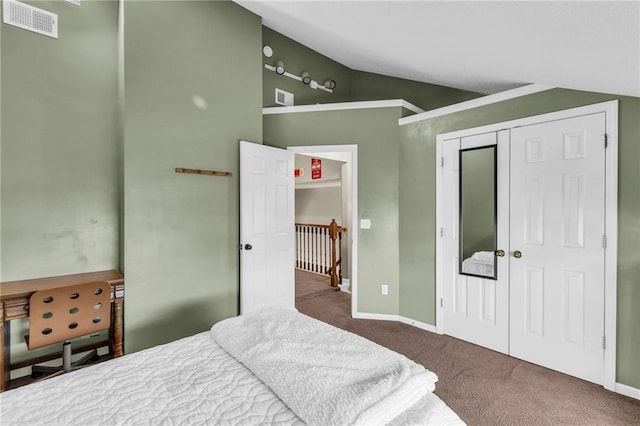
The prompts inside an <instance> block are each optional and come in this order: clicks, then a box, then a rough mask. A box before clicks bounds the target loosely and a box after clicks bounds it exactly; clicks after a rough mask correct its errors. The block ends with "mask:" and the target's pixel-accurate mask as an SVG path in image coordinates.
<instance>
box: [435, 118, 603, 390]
mask: <svg viewBox="0 0 640 426" xmlns="http://www.w3.org/2000/svg"><path fill="white" fill-rule="evenodd" d="M604 133H605V114H604V113H599V114H591V115H585V116H580V117H574V118H570V119H565V120H557V121H551V122H546V123H540V124H534V125H528V126H522V127H517V128H513V129H507V130H502V131H499V132H492V133H485V134H481V135H473V136H469V137H463V138H458V139H453V140H449V141H445V142H444V144H443V157H444V164H443V166H444V169H443V174H442V179H443V187H444V188H449V190H448V191H446V194H445V195H444V196H443V200H442V201H443V217H444V218H445V219H444V221H443V223H444V227H443V238H444V241H443V246H442V250H443V265H444V267H443V273H442V277H443V301H442V303H443V323H444V328H443V330H444V332H445V334H449V335H452V336H454V337H458V338H461V339H463V340H467V341H470V342H473V343H476V344H479V345H481V346H485V347H488V348H491V349H494V350H497V351H500V352H503V353H507V354H510V355H512V356H515V357H518V358H521V359H524V360H527V361H530V362H533V363H536V364H539V365H543V366H546V367H549V368H552V369H555V370H558V371H562V372H565V373H567V374H571V375H573V376H577V377H580V378H583V379H585V380H589V381H592V382H596V383H602V382H603V371H604V349H603V343H602V339H603V336H604V262H605V257H604V254H605V252H604V246H603V236H604V234H605V216H604V214H605V146H604V144H603V143H602V135H603V134H604Z"/></svg>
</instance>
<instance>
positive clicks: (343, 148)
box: [287, 145, 358, 317]
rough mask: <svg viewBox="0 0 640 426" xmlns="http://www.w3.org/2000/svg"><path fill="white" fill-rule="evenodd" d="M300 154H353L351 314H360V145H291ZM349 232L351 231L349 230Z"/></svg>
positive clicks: (289, 148) (290, 149) (288, 148)
mask: <svg viewBox="0 0 640 426" xmlns="http://www.w3.org/2000/svg"><path fill="white" fill-rule="evenodd" d="M287 150H289V151H292V152H296V153H299V154H311V153H318V154H320V153H323V152H347V153H350V154H351V175H352V176H351V187H352V188H351V209H352V210H351V224H350V226H351V232H350V234H351V238H352V239H351V277H350V279H351V280H350V284H351V316H352V317H353V316H355V315H356V314H358V145H315V146H289V147H287ZM347 233H349V232H347Z"/></svg>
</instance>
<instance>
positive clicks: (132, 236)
mask: <svg viewBox="0 0 640 426" xmlns="http://www.w3.org/2000/svg"><path fill="white" fill-rule="evenodd" d="M36 3H37V6H38V7H42V8H45V9H51V10H52V11H55V12H56V13H58V14H59V16H60V22H61V24H60V38H59V39H58V40H55V41H54V40H49V39H47V38H45V37H41V36H35V37H34V36H33V35H32V34H31V33H28V32H23V31H17V30H15V29H13V28H9V27H8V26H6V25H3V26H2V30H1V33H0V34H1V37H2V64H3V65H2V91H3V92H2V124H3V127H2V152H1V154H2V253H1V255H2V265H1V270H0V273H1V276H0V279H1V280H2V281H13V280H21V279H28V278H36V277H46V276H55V275H63V274H71V273H78V272H87V271H97V270H105V269H119V270H120V271H121V272H123V274H124V275H125V276H126V282H127V296H126V300H127V303H126V305H125V306H126V307H125V317H126V323H125V335H126V351H127V352H134V351H137V350H140V349H143V348H146V347H150V346H154V345H157V344H160V343H165V342H168V341H172V340H175V339H176V338H179V337H183V336H187V335H191V334H193V333H195V332H199V331H202V330H205V329H208V328H209V327H210V326H211V324H212V323H214V322H216V321H219V320H222V319H224V318H228V317H231V316H234V315H236V314H237V309H238V286H239V284H238V283H239V277H238V270H239V260H238V256H237V251H236V248H237V243H238V240H239V237H238V226H239V225H238V220H239V219H238V216H239V214H238V213H239V207H238V200H239V194H238V190H237V172H238V152H237V151H238V150H237V140H239V139H246V140H250V141H254V142H258V143H259V142H263V141H264V142H265V143H268V144H277V143H283V144H284V143H287V140H285V139H284V136H285V135H282V136H283V138H280V136H281V135H280V133H284V132H288V131H289V130H288V129H282V130H279V127H278V126H279V125H278V123H277V122H276V121H275V119H265V120H264V121H263V117H262V107H263V106H269V105H270V104H269V103H267V101H265V99H271V97H272V93H273V88H272V87H271V86H269V84H272V82H273V80H272V79H273V78H274V77H275V75H274V74H273V73H272V74H266V73H267V72H266V71H264V70H263V68H262V66H263V63H264V57H263V56H262V46H263V42H265V41H266V40H267V39H268V40H269V42H270V43H272V44H274V48H275V47H276V40H273V38H274V37H278V36H277V34H274V33H273V32H272V31H270V30H269V29H264V28H263V27H262V25H261V21H260V18H259V17H258V16H256V15H253V14H251V13H249V12H247V11H246V10H245V9H242V8H241V7H239V6H237V5H236V4H231V3H226V2H215V3H214V4H206V3H205V2H193V3H189V2H176V3H173V2H163V4H162V5H155V4H151V3H148V4H145V3H144V2H132V3H131V4H128V3H127V6H126V7H125V10H124V18H125V20H124V28H120V29H119V27H118V22H119V21H118V13H119V10H118V5H117V3H116V2H99V3H95V2H86V3H85V2H83V3H82V6H81V7H80V8H75V7H74V6H72V5H68V4H63V3H59V2H51V3H47V2H36ZM175 16H181V19H175ZM158 22H162V23H164V25H161V26H158V25H157V23H158ZM207 22H208V24H207ZM119 31H122V32H123V33H124V39H125V43H124V46H122V47H123V49H122V50H120V47H121V46H120V45H119V44H118V34H119ZM285 41H286V40H285ZM294 48H295V49H296V50H294V51H293V53H292V55H295V56H297V55H300V56H301V57H300V58H299V59H296V58H295V56H294V58H291V59H288V62H289V63H290V64H291V66H295V63H296V61H298V63H299V64H300V66H308V67H309V68H310V70H317V71H314V72H318V73H322V72H326V73H327V74H328V75H327V76H331V77H332V78H334V79H335V80H336V81H337V82H338V86H337V90H336V93H335V94H336V95H337V96H335V97H329V96H328V95H326V96H324V97H322V98H320V97H319V98H317V99H310V100H309V101H308V102H309V103H315V102H335V101H346V100H352V99H353V100H356V99H357V100H365V99H378V98H380V97H385V98H386V97H392V98H398V97H402V98H405V99H407V100H408V101H409V102H412V103H414V104H416V105H419V106H420V107H422V108H423V109H434V108H437V107H440V106H444V105H447V104H453V103H458V102H461V101H465V100H468V99H470V98H473V97H476V96H477V95H476V94H474V93H468V92H464V91H459V90H455V89H447V88H443V87H441V86H432V85H421V84H415V83H411V82H407V81H403V80H401V79H389V78H385V77H382V76H379V75H375V74H370V73H365V72H357V71H354V72H351V71H350V70H349V69H347V68H346V67H344V66H340V65H339V64H337V63H335V62H333V61H330V60H327V59H326V58H324V57H322V56H321V55H317V54H316V55H313V53H312V52H310V51H307V50H305V49H303V48H301V47H294ZM25 52H32V54H28V55H27V54H25ZM203 53H204V54H203ZM119 55H122V56H121V57H122V58H124V60H123V61H119V60H118V58H119ZM40 61H46V62H44V63H41V62H40ZM323 67H324V68H323ZM324 70H326V71H324ZM265 74H266V76H265ZM270 78H271V80H269V79H270ZM263 81H264V83H263ZM349 81H350V82H351V83H350V85H349ZM270 82H271V83H270ZM391 82H393V85H391ZM381 83H384V84H381ZM346 87H351V93H345V92H341V91H340V89H341V88H346ZM385 88H388V89H389V90H391V91H392V92H393V93H380V92H379V91H380V90H384V89H385ZM417 88H422V90H420V91H419V92H418V93H421V94H424V95H423V96H420V97H419V98H414V99H411V98H410V96H412V94H413V93H416V92H417V90H416V89H417ZM285 89H286V87H285ZM267 92H269V93H267ZM299 92H300V93H301V94H300V95H299V94H298V92H296V96H297V99H298V100H301V101H304V99H303V96H304V93H305V92H304V91H302V90H300V91H299ZM593 92H597V90H591V91H589V92H587V91H578V90H568V89H554V90H551V91H548V92H541V93H538V94H534V95H530V96H528V97H525V98H521V99H515V100H511V101H508V102H505V103H504V104H499V105H493V106H487V107H484V108H480V109H478V110H474V111H470V112H461V113H458V114H455V115H451V116H448V117H445V118H440V119H435V120H433V121H432V122H429V121H427V122H422V123H421V124H418V125H416V126H415V127H412V128H411V129H409V128H408V127H407V126H404V127H402V128H400V129H399V130H398V131H397V132H396V131H388V130H387V132H388V133H387V136H386V137H387V138H395V137H398V140H399V141H400V143H399V146H398V149H396V150H393V149H391V148H385V149H388V150H389V151H388V153H387V154H388V155H380V156H378V157H374V158H369V159H364V158H361V159H360V161H361V164H360V165H361V173H363V174H365V175H364V177H361V183H362V182H364V181H368V184H369V185H371V186H370V188H369V190H368V192H367V191H366V190H365V191H364V192H363V189H364V187H363V186H362V185H361V188H360V191H361V192H360V197H361V198H360V200H361V201H360V212H361V213H362V214H363V215H369V216H370V217H371V218H372V219H374V220H384V221H385V223H387V224H388V226H389V230H388V232H389V233H391V234H395V235H399V237H396V240H395V242H394V244H395V247H396V248H395V249H393V248H388V247H387V248H385V250H391V251H392V252H394V253H395V255H393V257H392V258H393V259H394V260H393V261H391V262H390V264H388V265H387V267H386V268H385V269H384V270H379V269H376V268H377V266H376V264H377V263H378V262H377V260H376V258H375V257H369V256H375V253H377V252H378V251H379V247H378V246H376V245H375V244H379V243H376V242H372V244H371V245H368V246H366V245H362V246H361V247H360V249H361V251H360V266H359V267H360V268H361V269H362V270H365V269H366V270H369V273H370V274H371V276H375V275H381V276H383V277H384V278H385V279H388V281H389V283H390V284H391V285H392V287H391V288H390V290H391V291H390V293H391V294H390V296H389V297H388V298H387V299H381V298H380V297H379V295H378V291H377V285H378V284H377V281H376V283H375V284H373V285H375V286H376V288H375V289H374V288H373V287H372V288H371V289H370V290H371V291H370V293H371V295H370V296H367V300H363V301H362V303H363V305H362V306H363V312H372V313H379V314H389V315H399V316H403V317H407V318H412V319H414V320H416V321H420V322H423V323H427V324H432V325H433V324H434V323H435V312H436V299H435V290H434V289H435V272H434V270H435V260H430V259H435V247H434V245H433V241H434V239H435V217H434V213H433V212H431V211H430V207H429V206H430V205H431V204H433V203H434V201H433V200H435V185H434V183H433V178H432V176H433V175H434V174H435V162H434V161H431V159H432V158H433V157H434V156H435V137H436V134H438V133H445V132H448V131H451V130H454V129H460V128H464V127H474V126H478V125H481V124H485V123H490V122H500V121H505V120H508V119H512V118H516V117H522V116H527V115H535V114H539V113H544V112H549V111H552V110H560V109H566V108H572V107H577V106H583V105H588V104H592V103H597V102H603V101H608V100H612V99H619V100H620V123H621V124H620V148H619V150H620V155H619V158H620V165H619V168H620V181H619V189H620V193H619V229H620V230H621V231H620V233H619V254H618V256H619V259H618V300H619V302H618V321H619V323H618V363H617V368H618V374H617V380H618V382H619V383H622V384H624V385H626V386H629V387H631V388H634V389H636V390H637V389H638V388H640V373H639V369H638V366H637V359H638V357H639V354H640V339H639V338H638V335H637V332H636V331H637V324H638V323H640V318H639V317H638V315H639V314H638V311H637V310H636V309H635V306H636V305H637V304H638V303H639V302H640V293H639V288H638V286H637V279H636V278H635V277H636V276H637V274H638V267H639V266H640V265H639V262H640V260H639V257H638V254H637V253H638V252H639V249H638V241H640V235H638V232H639V231H638V229H639V228H638V215H637V212H638V209H639V206H638V187H637V182H638V181H639V180H640V178H639V176H638V170H637V168H636V163H637V160H638V149H639V148H638V147H639V145H640V144H639V143H638V138H637V135H638V134H639V133H640V132H638V130H637V126H638V121H637V120H636V119H635V117H637V116H638V114H639V113H640V111H639V110H640V106H639V100H638V97H637V94H635V95H632V96H620V95H619V94H617V93H616V94H602V93H593ZM86 93H91V94H92V95H91V97H89V98H87V97H86ZM306 93H312V91H311V90H309V89H306ZM313 94H314V95H317V96H320V95H323V94H320V92H317V93H313ZM338 95H340V96H342V97H339V96H338ZM194 96H199V97H201V98H203V99H204V100H206V101H207V102H206V103H207V108H205V109H200V108H197V107H195V106H194V103H193V97H194ZM309 96H310V95H309ZM434 98H436V99H437V102H436V103H432V102H433V99H434ZM438 102H441V103H438ZM337 120H342V121H343V123H342V124H340V126H342V127H347V126H348V120H349V119H348V118H338V119H337ZM363 120H366V122H367V124H366V126H363V127H362V128H363V132H364V131H366V132H367V133H369V134H371V133H375V130H370V129H371V128H369V127H368V126H371V125H372V124H371V123H370V122H372V121H375V118H363ZM344 121H346V122H347V123H344ZM323 130H327V131H328V130H330V129H327V128H326V127H323ZM288 134H289V135H290V136H289V137H290V138H294V137H295V134H293V132H289V133H288ZM367 136H368V135H365V136H364V137H367ZM325 138H326V134H325ZM416 138H420V140H418V139H416ZM424 140H426V141H427V143H424V142H422V141H424ZM311 142H313V144H316V143H317V144H320V143H321V142H320V141H316V140H313V141H309V142H307V143H308V144H312V143H311ZM387 158H398V160H399V161H400V162H402V167H401V168H400V167H393V168H392V169H390V168H389V167H388V165H387V164H386V162H385V160H386V159H387ZM367 161H368V162H367ZM175 167H192V168H198V169H219V170H226V171H230V172H232V173H233V175H234V176H233V177H232V178H204V177H200V176H188V175H184V176H182V175H176V174H175V173H173V169H174V168H175ZM380 170H385V174H384V175H382V174H381V173H380ZM361 176H362V175H361ZM369 177H371V179H369ZM382 185H387V186H386V187H384V186H382ZM383 187H384V188H385V191H388V192H387V193H386V194H384V195H385V197H386V195H387V194H392V197H395V198H393V201H392V202H389V201H388V199H387V198H385V202H386V204H385V206H380V205H379V203H378V201H377V200H378V198H377V197H379V196H380V190H379V188H383ZM371 188H373V189H371ZM369 194H371V195H369ZM425 215H426V216H425ZM361 217H366V216H361ZM425 217H426V218H427V219H428V220H425ZM374 223H377V222H374ZM374 232H375V231H374ZM416 253H421V254H422V255H423V256H424V257H422V258H420V257H418V256H416ZM424 259H428V260H426V261H425V260H424ZM367 280H368V277H367V276H366V275H363V274H361V277H360V283H361V289H362V290H364V289H366V287H363V286H364V285H365V284H362V283H364V282H366V281H367ZM424 281H427V283H426V285H425V284H424ZM399 283H402V284H401V285H400V284H399ZM15 328H18V327H15ZM159 330H162V333H159V332H158V331H159ZM16 334H20V333H16ZM13 339H14V340H19V339H20V336H19V335H17V336H13ZM16 344H18V343H16Z"/></svg>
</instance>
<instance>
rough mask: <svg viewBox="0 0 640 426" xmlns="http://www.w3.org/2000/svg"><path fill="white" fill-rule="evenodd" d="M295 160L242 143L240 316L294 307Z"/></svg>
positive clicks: (290, 155) (279, 151) (287, 153)
mask: <svg viewBox="0 0 640 426" xmlns="http://www.w3.org/2000/svg"><path fill="white" fill-rule="evenodd" d="M293 159H294V154H293V153H292V152H290V151H286V150H283V149H277V148H272V147H268V146H264V145H258V144H254V143H250V142H245V141H241V142H240V247H241V251H240V253H241V254H240V265H241V270H240V313H247V312H251V311H253V310H256V309H259V308H260V307H263V306H287V307H293V306H294V304H295V282H294V262H295V257H294V204H293V197H294V180H293Z"/></svg>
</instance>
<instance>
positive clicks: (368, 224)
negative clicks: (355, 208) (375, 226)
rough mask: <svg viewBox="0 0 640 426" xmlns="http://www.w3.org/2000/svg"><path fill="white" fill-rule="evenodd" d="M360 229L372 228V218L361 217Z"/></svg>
mask: <svg viewBox="0 0 640 426" xmlns="http://www.w3.org/2000/svg"><path fill="white" fill-rule="evenodd" d="M360 229H371V219H360Z"/></svg>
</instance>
